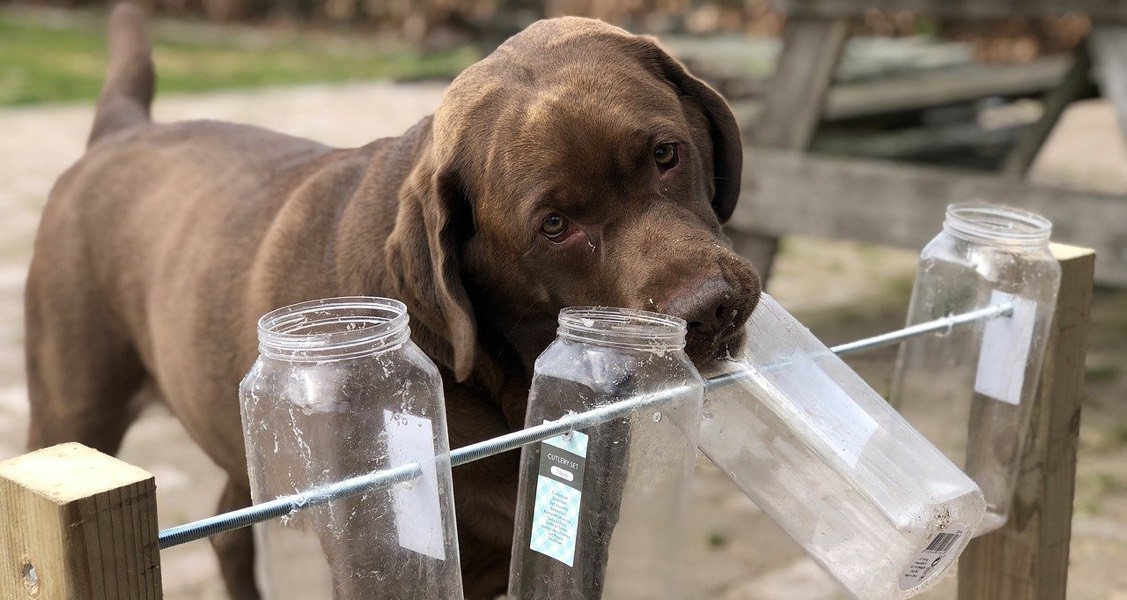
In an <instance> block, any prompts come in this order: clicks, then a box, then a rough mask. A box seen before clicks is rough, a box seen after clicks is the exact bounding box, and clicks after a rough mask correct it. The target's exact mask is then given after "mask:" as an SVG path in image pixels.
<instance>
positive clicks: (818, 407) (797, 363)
mask: <svg viewBox="0 0 1127 600" xmlns="http://www.w3.org/2000/svg"><path fill="white" fill-rule="evenodd" d="M767 378H768V380H769V381H771V382H772V383H773V384H774V385H775V386H776V387H777V388H778V389H779V393H780V394H782V395H783V396H784V397H785V398H786V399H787V400H789V401H790V403H791V404H792V405H793V406H794V407H795V408H796V409H797V410H798V412H799V414H800V415H802V417H803V418H805V420H806V421H807V422H809V423H810V424H811V425H812V426H813V428H814V431H815V432H816V433H817V434H818V436H819V437H821V438H822V440H824V441H825V442H826V444H827V445H829V446H830V448H832V449H833V451H834V452H835V453H836V454H837V455H838V456H839V457H841V459H842V460H844V461H845V462H846V464H848V465H849V466H850V467H855V466H857V459H858V458H859V457H860V456H861V452H862V451H863V450H864V449H865V445H866V444H868V443H869V438H870V437H872V435H873V432H874V431H876V430H877V422H876V421H874V420H873V418H872V417H870V416H869V413H867V412H865V410H864V409H863V408H861V407H860V406H858V405H857V403H856V402H854V401H853V398H850V397H849V395H848V394H846V393H845V391H844V390H842V389H841V386H840V385H838V384H837V382H835V381H834V380H833V379H832V378H830V376H829V375H828V374H827V373H826V372H825V371H824V370H822V367H821V366H819V365H818V363H816V362H814V360H813V359H811V358H810V356H809V355H807V354H804V353H802V352H796V353H794V354H792V355H791V356H789V357H788V358H787V360H786V361H785V362H784V363H783V364H782V365H780V367H779V368H778V369H777V370H772V371H770V372H769V375H768V376H767Z"/></svg>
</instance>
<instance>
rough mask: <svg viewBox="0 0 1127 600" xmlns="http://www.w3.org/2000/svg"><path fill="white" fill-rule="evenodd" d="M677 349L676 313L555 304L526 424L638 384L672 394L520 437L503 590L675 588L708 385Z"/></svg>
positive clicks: (633, 391) (654, 591) (620, 396)
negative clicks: (545, 436)
mask: <svg viewBox="0 0 1127 600" xmlns="http://www.w3.org/2000/svg"><path fill="white" fill-rule="evenodd" d="M684 348H685V322H684V321H683V320H681V319H678V318H676V317H671V316H668V315H663V314H658V313H651V312H645V311H639V310H627V309H619V308H566V309H564V310H562V311H560V315H559V329H558V330H557V338H556V340H555V342H553V343H552V344H551V345H550V346H548V348H547V349H546V350H545V351H544V352H543V353H542V354H541V355H540V357H539V358H537V360H536V367H535V373H534V376H533V379H532V390H531V393H530V395H529V400H528V413H527V417H526V420H525V426H533V425H539V424H541V423H543V422H545V421H552V420H557V419H559V418H561V417H564V416H566V415H569V414H573V413H579V412H583V411H586V410H588V409H591V408H594V407H601V406H606V405H607V404H610V403H614V402H619V401H622V400H624V399H627V398H631V397H636V396H639V395H642V394H651V393H657V392H662V393H666V397H667V398H668V400H667V401H665V402H662V403H660V404H656V405H649V407H648V408H644V409H639V410H635V411H633V412H631V413H630V414H628V415H626V416H624V417H620V418H616V419H613V420H611V421H608V422H605V423H603V424H601V425H596V426H593V427H589V428H586V429H584V430H582V431H571V432H568V433H567V434H564V435H561V436H558V437H556V438H553V439H550V440H547V441H545V442H541V443H538V444H534V445H529V446H525V447H524V449H523V451H522V454H521V477H520V491H519V494H518V496H517V512H516V523H515V535H514V537H513V557H512V563H511V567H510V571H509V577H510V579H509V595H510V597H511V598H514V599H520V600H531V599H551V600H572V599H575V600H578V599H582V600H597V599H598V598H603V597H606V598H615V599H616V600H619V599H627V600H628V599H633V598H638V599H646V600H650V599H652V598H677V597H678V596H679V590H680V587H679V586H680V583H679V582H678V581H677V579H676V577H677V573H678V572H679V571H680V570H681V568H680V563H679V561H678V556H679V550H680V548H681V547H682V546H683V545H684V541H683V538H682V536H681V533H682V531H681V524H682V521H683V520H684V519H683V518H682V515H683V514H684V513H683V511H684V508H685V502H686V501H687V496H686V494H687V492H688V484H689V481H690V478H691V476H692V470H693V468H694V466H695V463H696V447H697V431H698V427H699V418H700V407H701V400H702V396H703V392H704V382H703V380H702V379H701V378H700V375H699V374H698V373H697V370H696V368H695V367H694V366H693V364H692V362H690V361H689V358H688V357H687V356H686V355H685V351H684ZM670 390H674V391H673V392H669V391H670Z"/></svg>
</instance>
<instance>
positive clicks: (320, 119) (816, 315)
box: [0, 83, 1127, 600]
mask: <svg viewBox="0 0 1127 600" xmlns="http://www.w3.org/2000/svg"><path fill="white" fill-rule="evenodd" d="M441 92H442V86H440V85H437V84H425V85H409V86H404V85H391V84H384V83H371V84H354V85H346V86H335V87H319V86H313V87H302V88H294V89H284V90H264V91H257V92H247V93H237V94H211V95H204V96H185V97H173V98H167V97H162V98H159V99H158V102H157V104H156V107H155V116H156V118H158V119H160V120H175V119H183V118H196V117H200V118H204V117H206V118H218V119H226V120H235V121H242V122H250V123H257V124H261V125H265V126H268V127H271V128H275V129H279V130H283V131H286V132H289V133H292V134H296V135H303V136H308V137H312V138H316V139H319V140H322V141H326V142H330V143H334V144H340V145H354V144H362V143H365V142H367V141H369V140H371V139H374V138H376V137H380V136H384V135H394V134H398V133H400V132H402V131H403V130H404V129H406V127H407V126H408V125H410V124H411V123H413V122H414V121H415V120H417V119H418V118H419V117H420V116H422V115H424V114H427V113H428V112H430V111H431V110H432V109H433V108H434V106H436V105H437V103H438V100H439V98H440V95H441ZM91 114H92V107H91V106H89V105H66V106H43V107H35V108H21V109H8V110H0V211H2V212H0V214H2V215H3V220H2V222H0V459H2V458H7V457H9V456H13V455H16V454H18V453H20V452H21V451H22V450H23V447H24V443H25V439H26V431H25V430H26V424H27V406H26V387H25V383H24V373H23V357H22V339H23V331H22V290H23V284H24V278H25V275H26V269H27V264H28V260H29V257H30V253H31V247H32V240H33V238H34V232H35V227H36V223H37V221H38V216H39V212H40V210H41V209H42V206H43V203H44V200H45V197H46V194H47V191H48V189H49V188H50V186H51V183H52V181H53V180H54V178H55V177H56V176H57V175H58V174H59V173H60V172H62V171H63V170H64V169H65V168H66V167H67V166H68V165H69V164H70V163H71V162H72V161H73V160H74V159H75V158H77V157H78V156H79V155H80V153H81V151H82V146H83V142H84V140H85V137H86V135H87V132H88V129H89V126H90V121H91ZM1033 177H1034V178H1035V179H1038V180H1041V181H1045V182H1054V183H1061V184H1066V185H1067V184H1070V183H1083V184H1084V185H1087V186H1089V187H1092V186H1094V187H1098V188H1101V189H1104V190H1107V191H1113V192H1117V193H1118V192H1127V151H1125V150H1124V147H1123V143H1122V141H1121V140H1120V138H1119V137H1118V129H1117V128H1116V126H1115V123H1114V116H1113V115H1112V113H1111V111H1110V109H1109V107H1108V106H1106V105H1105V104H1104V103H1101V102H1091V103H1087V104H1085V105H1083V106H1079V107H1077V108H1074V109H1072V110H1071V111H1070V112H1069V114H1068V115H1066V118H1065V121H1064V123H1063V124H1062V126H1061V127H1060V128H1059V130H1058V131H1057V132H1056V134H1054V137H1053V139H1052V140H1050V145H1049V147H1048V148H1047V149H1046V150H1045V152H1044V153H1043V155H1042V156H1041V157H1040V159H1039V161H1038V163H1037V165H1036V167H1035V169H1034V173H1033ZM938 227H939V223H936V228H937V229H938ZM1123 227H1125V228H1127V224H1123ZM1067 241H1071V242H1076V243H1083V240H1067ZM915 254H916V253H915V252H913V251H904V250H893V249H886V248H876V247H872V246H867V245H863V244H857V243H851V242H833V241H826V240H813V239H805V238H789V239H787V240H785V243H784V247H783V252H782V255H781V257H780V259H779V261H778V263H777V267H776V274H775V276H774V278H773V279H772V280H771V282H770V285H769V291H770V292H771V293H772V294H773V295H774V296H775V297H776V298H777V299H778V300H779V301H780V302H781V303H782V304H783V305H784V306H785V307H787V308H788V309H789V310H790V311H791V312H792V313H794V314H796V315H797V316H798V317H799V318H800V320H802V321H803V322H804V323H805V324H806V325H808V326H809V327H811V328H812V329H813V330H814V332H815V333H816V334H818V335H819V336H820V337H821V338H822V339H823V341H825V342H826V343H827V344H834V343H839V342H843V341H848V340H852V339H856V338H859V337H863V336H866V335H871V334H875V333H880V332H883V331H887V330H891V329H896V328H897V327H899V326H900V325H901V324H902V322H903V318H904V312H905V307H906V304H907V295H908V290H909V289H910V286H911V281H912V276H913V271H914V265H915ZM1093 317H1094V324H1093V328H1092V332H1091V344H1090V349H1089V353H1088V356H1087V364H1088V381H1089V386H1088V396H1087V404H1086V406H1085V409H1084V418H1083V423H1082V427H1081V454H1080V462H1079V474H1078V481H1077V493H1076V501H1075V507H1076V512H1075V518H1074V520H1073V541H1072V551H1071V569H1070V577H1069V598H1071V599H1075V600H1103V599H1116V600H1127V571H1124V570H1123V568H1122V565H1123V564H1125V563H1127V397H1125V396H1127V394H1125V392H1127V372H1125V371H1127V292H1125V291H1111V290H1099V291H1098V293H1097V295H1096V301H1095V307H1094V310H1093ZM894 353H895V351H894V350H893V349H884V350H880V351H877V352H874V353H871V354H869V355H865V356H862V357H858V358H856V359H851V361H850V362H851V364H852V365H853V366H854V367H855V368H856V369H858V371H859V372H861V374H862V375H863V376H864V377H865V378H866V379H867V380H868V381H869V382H870V384H871V385H873V386H874V387H875V388H877V389H878V391H879V390H884V389H885V388H886V387H887V384H888V379H889V376H890V374H891V368H892V367H891V365H892V357H893V356H894ZM122 458H124V459H125V460H127V461H129V462H132V463H134V464H137V465H140V466H142V467H144V468H146V469H148V470H149V471H151V472H152V473H153V474H154V475H155V476H156V481H157V486H158V497H159V503H160V504H159V505H160V515H159V518H160V524H161V527H168V526H171V525H176V524H180V523H183V522H186V521H189V520H194V519H198V518H202V517H205V516H208V515H209V514H211V507H212V506H213V505H214V503H215V502H216V501H217V498H218V491H219V487H220V484H221V477H220V475H219V472H218V470H217V469H216V468H215V467H214V466H213V465H212V464H211V463H210V462H209V460H208V459H207V458H206V457H204V455H203V454H202V453H200V452H199V450H198V449H197V448H196V447H195V445H194V444H193V443H192V442H191V441H190V440H189V439H188V438H187V436H186V435H185V434H184V432H183V431H182V429H181V428H180V427H179V425H178V424H177V423H176V421H175V420H174V419H173V418H172V417H171V416H170V415H169V414H168V412H167V411H166V410H164V409H163V408H161V407H159V406H154V407H152V408H151V409H149V410H148V411H147V412H146V413H145V415H144V416H143V417H142V419H141V420H140V422H139V423H138V424H137V425H136V426H135V427H134V428H133V429H132V430H131V431H130V432H129V435H128V437H127V438H126V441H125V447H124V450H123V452H122ZM698 475H699V477H698V478H697V480H696V482H695V483H694V488H693V495H694V510H693V514H692V516H691V523H690V529H691V532H692V539H691V543H690V545H689V549H690V557H689V560H688V561H687V563H686V568H687V571H688V572H689V575H690V579H691V580H692V582H693V589H695V590H696V591H697V593H696V597H699V598H716V599H724V600H738V599H747V600H752V599H754V600H783V599H787V600H795V599H797V600H829V599H835V598H843V597H845V596H844V594H843V593H842V592H841V591H840V589H839V588H838V587H837V585H836V584H835V583H834V582H833V581H832V580H831V579H829V578H828V577H827V576H826V575H825V574H823V573H822V572H821V571H820V570H819V568H818V567H817V566H816V565H815V564H814V563H813V562H811V561H810V560H809V559H807V558H805V557H804V556H803V554H802V552H801V551H800V549H799V548H798V546H797V545H795V544H794V543H793V542H792V541H790V539H789V538H787V537H786V535H785V534H783V533H782V532H781V531H780V530H779V529H778V528H777V527H776V526H775V525H774V524H773V523H771V521H770V520H769V519H768V518H767V517H765V516H764V515H763V514H762V512H760V511H759V510H758V509H757V508H756V507H755V506H754V505H753V504H752V503H751V502H750V501H749V500H748V499H747V498H746V497H744V496H743V495H742V494H741V493H740V492H739V491H738V490H737V489H736V488H735V487H734V485H732V484H731V483H729V482H728V480H727V479H726V478H725V477H724V476H723V475H722V474H720V473H719V471H717V470H716V469H715V468H712V467H711V466H709V465H707V464H702V466H701V468H700V469H699V470H698ZM161 558H162V573H163V579H164V590H165V595H166V598H169V600H183V599H211V598H222V597H224V596H223V594H222V592H221V585H220V583H219V580H218V577H217V569H216V565H215V561H214V558H213V557H212V554H211V552H210V548H209V547H208V545H207V544H204V543H202V542H201V543H192V544H188V545H185V546H181V547H178V548H174V549H171V550H168V551H165V552H163V553H162V557H161ZM953 590H954V579H953V578H948V580H947V581H945V582H944V583H943V584H942V585H941V586H940V587H939V588H938V589H937V590H936V591H935V592H932V593H930V594H929V595H928V596H927V597H928V598H951V597H953Z"/></svg>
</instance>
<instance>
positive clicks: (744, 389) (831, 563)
mask: <svg viewBox="0 0 1127 600" xmlns="http://www.w3.org/2000/svg"><path fill="white" fill-rule="evenodd" d="M708 385H709V390H708V393H707V396H706V398H705V404H704V414H703V417H702V420H701V427H700V448H701V450H702V451H703V452H704V453H705V455H706V456H708V458H709V459H711V460H712V461H713V462H714V463H716V465H717V466H719V467H720V469H721V470H722V471H723V472H724V473H726V474H727V475H728V476H729V477H730V478H731V479H732V480H733V481H735V483H736V484H737V485H738V486H739V487H740V489H741V490H743V491H744V493H745V494H747V496H748V497H749V498H751V499H752V500H754V501H755V503H756V504H757V505H759V507H760V508H761V509H763V511H764V512H765V513H767V515H768V516H770V517H771V518H772V519H773V520H774V521H775V522H776V523H777V524H778V525H779V526H780V527H782V528H783V530H785V531H786V532H787V533H788V534H789V535H790V536H791V537H792V538H793V539H794V540H795V541H796V542H797V543H798V544H799V545H801V546H802V548H803V549H804V550H806V552H807V553H808V554H809V555H810V556H811V557H812V558H813V559H814V560H816V561H817V562H818V563H819V564H820V565H822V567H823V568H824V569H825V570H826V572H828V573H829V574H830V575H832V576H833V577H834V578H835V579H837V580H838V582H840V583H841V584H842V585H843V586H844V587H845V588H846V589H848V590H849V592H850V593H852V594H853V595H854V596H855V597H857V598H864V599H865V600H898V599H901V598H909V597H911V596H914V595H916V594H919V593H921V592H923V591H925V590H927V589H928V588H930V587H932V586H934V585H935V584H936V583H937V582H938V581H939V580H940V579H941V578H942V576H943V574H944V573H946V572H948V571H949V569H950V568H951V566H952V565H953V564H954V561H955V559H956V558H957V557H958V555H959V553H961V552H962V550H963V549H964V548H965V547H966V544H967V541H968V540H969V539H970V532H971V531H974V529H975V528H976V527H977V526H978V523H979V521H981V519H982V515H983V513H984V511H985V502H984V500H983V498H982V492H980V491H979V489H978V486H976V485H975V484H974V482H973V481H971V480H970V478H968V477H967V476H966V475H965V474H964V473H963V472H962V471H960V470H959V468H958V467H957V466H956V465H954V464H953V463H952V462H951V461H950V460H948V459H947V458H946V457H945V456H944V455H943V454H942V453H941V452H940V451H939V450H938V449H937V448H936V447H935V446H933V445H932V444H930V443H929V442H928V441H927V440H926V439H924V437H923V436H922V435H920V434H919V432H917V431H916V430H915V429H913V428H912V427H911V426H910V425H908V423H907V421H905V420H904V418H903V417H901V416H900V415H898V414H897V413H896V411H895V410H893V409H892V407H890V406H889V405H888V403H887V402H885V401H884V399H883V398H881V397H880V395H879V394H877V392H876V391H875V390H873V389H872V388H871V387H869V385H868V384H866V383H865V381H864V380H862V379H861V377H860V376H859V375H857V373H856V372H854V371H853V370H852V369H850V368H849V366H848V365H846V364H845V363H844V362H843V361H842V360H841V359H840V358H838V357H837V355H836V354H834V353H833V352H831V351H830V349H829V348H827V347H826V346H825V345H823V344H822V343H821V342H820V341H818V339H817V338H815V337H814V335H813V334H812V333H810V331H809V330H808V329H806V328H805V327H803V326H802V324H801V323H799V322H798V320H797V319H795V318H794V317H793V316H791V315H790V313H788V312H787V311H786V310H784V309H783V308H782V307H781V306H779V304H778V303H777V302H775V300H774V299H773V298H771V297H770V296H769V295H767V294H763V295H762V296H760V299H759V306H758V307H757V308H756V309H755V312H754V313H752V315H751V318H750V319H749V320H748V323H747V344H746V345H745V347H744V348H743V349H742V351H741V352H740V353H739V354H738V355H737V356H736V357H734V358H732V359H730V360H726V361H722V362H721V363H720V366H719V368H718V369H717V374H716V375H715V376H713V377H710V378H709V381H708Z"/></svg>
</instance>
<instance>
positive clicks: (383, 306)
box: [258, 296, 409, 359]
mask: <svg viewBox="0 0 1127 600" xmlns="http://www.w3.org/2000/svg"><path fill="white" fill-rule="evenodd" d="M408 321H409V317H408V315H407V306H406V305H405V304H403V303H402V302H400V301H398V300H393V299H391V298H379V297H374V296H344V297H340V298H322V299H318V300H309V301H306V302H299V303H297V304H291V305H289V306H283V307H282V308H279V309H276V310H272V311H270V312H268V313H266V314H265V315H263V316H262V318H260V319H259V320H258V341H259V351H260V352H262V353H263V354H266V355H269V356H280V357H285V358H291V359H292V358H294V357H301V356H306V357H309V358H333V357H336V358H343V357H347V356H351V355H354V354H356V353H362V352H370V351H373V350H378V349H381V348H384V347H387V346H389V345H392V344H396V343H399V342H401V341H402V340H404V339H406V337H407V335H408V333H409V329H408V328H407V323H408Z"/></svg>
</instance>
